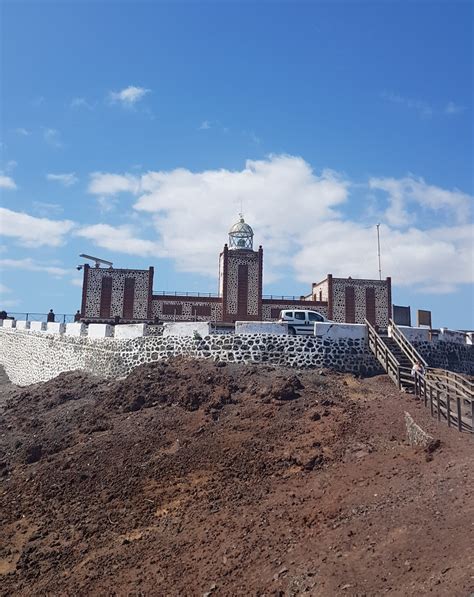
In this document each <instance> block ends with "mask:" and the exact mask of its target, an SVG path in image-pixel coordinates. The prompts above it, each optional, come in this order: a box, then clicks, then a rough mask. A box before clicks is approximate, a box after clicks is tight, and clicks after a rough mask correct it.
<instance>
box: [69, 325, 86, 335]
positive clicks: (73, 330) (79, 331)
mask: <svg viewBox="0 0 474 597" xmlns="http://www.w3.org/2000/svg"><path fill="white" fill-rule="evenodd" d="M65 333H66V336H86V335H87V326H86V324H85V323H66V331H65Z"/></svg>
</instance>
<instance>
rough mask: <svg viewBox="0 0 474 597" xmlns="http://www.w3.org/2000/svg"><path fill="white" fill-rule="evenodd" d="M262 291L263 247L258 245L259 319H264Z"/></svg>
mask: <svg viewBox="0 0 474 597" xmlns="http://www.w3.org/2000/svg"><path fill="white" fill-rule="evenodd" d="M262 293H263V247H262V245H260V246H259V247H258V311H257V313H258V319H259V321H261V320H262Z"/></svg>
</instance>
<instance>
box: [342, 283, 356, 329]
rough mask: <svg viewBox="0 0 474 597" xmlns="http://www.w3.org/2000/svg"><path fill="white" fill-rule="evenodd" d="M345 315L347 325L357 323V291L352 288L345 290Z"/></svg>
mask: <svg viewBox="0 0 474 597" xmlns="http://www.w3.org/2000/svg"><path fill="white" fill-rule="evenodd" d="M345 295H346V296H345V304H344V308H345V313H346V323H355V290H354V288H353V287H352V286H346V288H345Z"/></svg>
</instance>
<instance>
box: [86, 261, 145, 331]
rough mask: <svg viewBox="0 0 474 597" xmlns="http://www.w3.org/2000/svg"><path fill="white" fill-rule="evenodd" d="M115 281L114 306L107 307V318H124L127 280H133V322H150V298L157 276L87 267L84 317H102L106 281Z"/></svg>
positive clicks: (129, 270) (136, 271)
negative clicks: (107, 279)
mask: <svg viewBox="0 0 474 597" xmlns="http://www.w3.org/2000/svg"><path fill="white" fill-rule="evenodd" d="M104 278H109V279H111V281H112V292H111V296H110V305H106V307H107V311H108V315H107V317H110V318H113V317H116V316H118V317H121V318H123V317H124V312H123V311H124V297H125V281H126V280H127V279H132V280H133V317H132V319H141V320H144V319H148V318H149V317H150V316H149V313H148V310H149V298H150V295H151V284H152V280H153V275H152V273H151V272H150V270H132V269H113V268H105V267H101V268H95V267H86V268H85V287H84V289H83V292H84V305H83V313H82V316H83V317H84V318H86V319H98V318H100V317H101V313H100V311H101V300H102V281H103V279H104Z"/></svg>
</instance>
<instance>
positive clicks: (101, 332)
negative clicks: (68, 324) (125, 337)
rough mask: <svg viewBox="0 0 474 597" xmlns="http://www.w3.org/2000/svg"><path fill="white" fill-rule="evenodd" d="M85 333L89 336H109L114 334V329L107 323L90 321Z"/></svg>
mask: <svg viewBox="0 0 474 597" xmlns="http://www.w3.org/2000/svg"><path fill="white" fill-rule="evenodd" d="M87 335H88V336H89V338H110V337H111V336H113V335H114V329H113V326H111V325H109V324H108V323H90V324H89V328H88V334H87Z"/></svg>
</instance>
